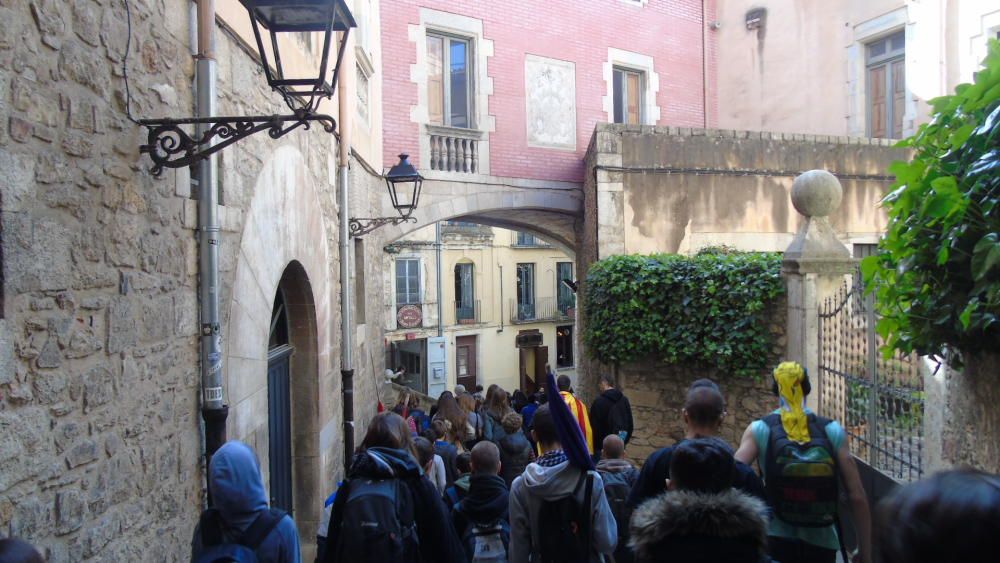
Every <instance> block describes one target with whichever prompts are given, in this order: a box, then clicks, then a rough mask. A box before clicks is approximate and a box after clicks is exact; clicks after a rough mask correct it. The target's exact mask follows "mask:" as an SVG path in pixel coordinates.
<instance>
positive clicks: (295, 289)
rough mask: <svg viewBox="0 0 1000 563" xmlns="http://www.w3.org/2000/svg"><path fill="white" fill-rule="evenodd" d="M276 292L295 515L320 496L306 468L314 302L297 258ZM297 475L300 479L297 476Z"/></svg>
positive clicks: (315, 428) (311, 434) (314, 379)
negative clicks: (282, 327)
mask: <svg viewBox="0 0 1000 563" xmlns="http://www.w3.org/2000/svg"><path fill="white" fill-rule="evenodd" d="M278 292H280V293H281V295H282V298H283V301H284V306H285V309H286V310H287V319H288V325H287V326H288V343H289V344H290V345H291V349H292V350H293V351H292V353H291V357H290V362H289V363H290V366H289V367H290V369H289V374H290V376H289V391H290V394H289V395H290V396H289V398H290V401H289V403H290V414H291V417H290V418H291V469H292V474H291V482H292V501H293V503H294V504H293V514H294V515H295V516H296V518H297V517H298V515H299V514H307V513H308V512H309V509H310V505H313V504H316V502H315V499H316V498H321V496H322V491H321V490H320V489H319V483H316V482H314V481H315V480H314V479H310V478H309V475H310V472H309V467H310V466H311V465H313V464H315V463H316V462H317V459H318V457H317V456H318V451H317V449H318V444H319V439H318V437H319V416H318V407H319V403H318V397H319V385H318V382H319V374H318V373H317V354H316V351H317V348H318V342H317V339H316V302H315V299H314V297H313V291H312V284H311V283H310V281H309V274H307V273H306V270H305V268H303V267H302V264H301V263H300V262H298V261H297V260H293V261H291V262H290V263H289V264H288V266H287V267H286V268H285V271H284V272H283V273H282V275H281V280H280V281H279V282H278V288H277V290H276V291H275V293H276V294H277V293H278ZM268 416H269V417H270V416H272V413H270V412H269V413H268ZM269 455H270V454H269ZM300 474H301V475H303V476H304V478H299V475H300ZM317 495H320V497H317Z"/></svg>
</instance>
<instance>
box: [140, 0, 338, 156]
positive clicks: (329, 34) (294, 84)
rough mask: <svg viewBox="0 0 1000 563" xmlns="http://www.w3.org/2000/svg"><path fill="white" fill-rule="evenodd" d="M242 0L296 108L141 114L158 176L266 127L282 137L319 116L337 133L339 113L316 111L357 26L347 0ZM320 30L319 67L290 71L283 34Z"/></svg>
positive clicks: (275, 85) (264, 55)
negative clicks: (199, 129)
mask: <svg viewBox="0 0 1000 563" xmlns="http://www.w3.org/2000/svg"><path fill="white" fill-rule="evenodd" d="M240 3H241V4H243V6H244V7H245V8H246V9H247V12H248V13H249V14H250V21H251V23H252V24H253V31H254V37H255V38H256V40H257V49H258V52H259V53H260V57H261V61H262V63H263V66H264V74H265V75H266V76H267V83H268V85H270V86H271V88H272V89H274V90H275V91H277V92H278V93H280V94H281V96H282V98H284V100H285V103H286V104H287V105H288V107H289V108H290V109H291V110H292V114H291V115H249V116H234V117H193V118H184V119H144V120H140V122H139V123H140V124H141V125H143V126H145V127H146V128H147V129H149V135H148V137H147V142H146V144H145V145H142V146H141V147H139V150H140V151H141V152H144V153H146V154H148V155H149V157H150V158H151V159H152V160H153V165H154V166H153V169H152V173H153V175H154V176H159V175H160V174H161V173H162V172H163V169H164V168H180V167H183V166H190V165H191V164H194V163H195V162H198V161H200V160H202V159H204V158H206V157H208V156H209V155H211V154H213V153H216V152H218V151H220V150H222V149H224V148H226V147H228V146H229V145H232V144H234V143H236V142H238V141H240V140H241V139H243V138H245V137H248V136H250V135H253V134H254V133H258V132H260V131H263V130H265V129H266V130H267V132H268V135H270V137H271V138H272V139H278V138H280V137H282V136H284V135H285V134H287V133H288V132H290V131H292V130H294V129H296V128H298V127H300V126H302V127H304V128H306V129H308V128H309V124H310V122H313V121H316V122H319V123H320V124H321V125H322V126H323V129H324V130H325V131H326V132H328V133H333V132H334V130H335V129H336V127H337V122H336V120H335V119H334V118H333V117H331V116H329V115H325V114H319V113H316V110H317V109H318V107H319V104H320V102H321V101H322V100H323V99H324V98H330V97H332V96H333V93H334V90H335V89H336V87H337V72H338V70H339V69H340V63H341V61H342V60H343V56H344V46H345V45H346V44H347V35H348V34H349V33H350V30H351V28H352V27H357V24H356V23H355V21H354V17H353V16H352V15H351V12H350V10H348V8H347V5H346V4H345V3H344V0H240ZM261 27H263V28H264V30H266V31H267V33H268V37H269V40H270V41H269V42H270V45H271V53H270V57H273V61H270V60H269V56H268V51H267V49H265V48H264V41H263V38H262V35H261V29H260V28H261ZM336 31H340V32H343V34H344V35H343V39H342V41H341V44H340V48H339V50H338V51H337V62H336V64H335V66H334V71H333V79H332V80H331V81H327V79H326V75H327V67H328V63H329V52H330V44H331V42H332V41H333V32H336ZM314 32H322V33H323V51H322V56H321V58H320V63H319V68H318V69H317V72H316V73H315V75H312V73H310V76H307V77H296V76H290V75H288V74H286V68H285V64H284V63H282V57H281V43H282V41H280V40H279V38H280V37H289V36H290V34H295V33H314ZM284 43H286V44H287V43H288V41H285V42H284ZM285 59H286V61H287V60H288V59H289V57H287V56H286V57H285ZM272 62H273V68H272V65H271V63H272ZM183 125H203V126H209V127H208V128H207V130H205V131H204V133H202V134H198V133H195V134H194V135H193V136H192V135H191V134H188V133H187V132H186V131H185V130H184V129H183V128H182V127H181V126H183Z"/></svg>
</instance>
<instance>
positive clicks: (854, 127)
mask: <svg viewBox="0 0 1000 563" xmlns="http://www.w3.org/2000/svg"><path fill="white" fill-rule="evenodd" d="M717 17H718V31H717V33H716V34H717V37H718V41H719V42H718V57H719V65H718V75H717V76H718V95H719V100H720V102H719V121H718V123H719V127H724V128H731V129H749V130H756V131H772V132H777V133H806V134H813V135H850V136H852V137H888V138H895V139H898V138H903V137H907V136H910V135H912V134H913V133H914V132H916V130H917V127H919V126H920V124H921V123H926V122H927V121H928V120H929V118H930V111H929V104H928V103H927V102H928V100H931V99H933V98H936V97H938V96H943V95H946V94H949V93H951V92H952V91H954V89H955V86H957V85H958V84H960V83H963V82H971V81H972V76H973V73H975V72H976V71H977V70H978V69H979V68H980V64H981V62H982V60H983V58H985V56H986V43H987V41H988V40H990V39H998V38H1000V5H998V4H997V3H996V2H995V1H992V0H961V1H957V2H956V1H949V0H920V1H915V0H870V1H866V2H856V1H854V0H831V1H828V2H798V1H796V0H735V1H730V2H720V3H719V9H718V12H717ZM887 39H888V42H886V40H887ZM873 121H874V123H873ZM873 125H874V127H873Z"/></svg>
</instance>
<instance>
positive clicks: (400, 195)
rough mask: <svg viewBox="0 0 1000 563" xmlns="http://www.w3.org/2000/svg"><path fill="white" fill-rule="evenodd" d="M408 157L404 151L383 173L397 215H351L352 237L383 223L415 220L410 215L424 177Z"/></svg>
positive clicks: (418, 199)
mask: <svg viewBox="0 0 1000 563" xmlns="http://www.w3.org/2000/svg"><path fill="white" fill-rule="evenodd" d="M409 158H410V155H408V154H405V153H404V154H401V155H399V163H398V164H396V165H395V166H393V167H392V168H390V169H389V172H388V173H387V174H386V175H385V184H386V186H387V187H388V188H389V198H390V199H392V206H393V208H395V209H396V211H398V212H399V217H373V218H354V217H352V218H351V221H350V230H351V236H352V237H359V236H361V235H364V234H367V233H370V232H372V231H374V230H375V229H377V228H379V227H382V226H384V225H398V224H400V223H407V222H412V223H416V222H417V218H416V217H412V216H411V215H413V212H414V210H416V209H417V204H418V203H419V202H420V188H421V186H422V185H423V183H424V177H423V176H421V175H420V173H419V172H417V169H416V168H414V166H413V165H412V164H410V161H409Z"/></svg>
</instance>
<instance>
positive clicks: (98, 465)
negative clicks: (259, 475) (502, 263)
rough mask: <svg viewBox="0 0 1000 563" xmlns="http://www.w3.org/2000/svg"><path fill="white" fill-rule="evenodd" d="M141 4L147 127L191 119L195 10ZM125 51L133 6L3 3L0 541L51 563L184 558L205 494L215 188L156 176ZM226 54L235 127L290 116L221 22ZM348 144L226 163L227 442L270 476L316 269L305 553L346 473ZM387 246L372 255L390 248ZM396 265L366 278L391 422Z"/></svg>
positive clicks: (366, 185) (307, 138) (136, 76)
mask: <svg viewBox="0 0 1000 563" xmlns="http://www.w3.org/2000/svg"><path fill="white" fill-rule="evenodd" d="M129 5H130V6H131V16H132V22H131V27H132V29H131V38H132V45H131V54H130V57H129V59H128V74H129V77H130V82H131V84H130V86H131V94H132V97H133V100H132V103H131V111H132V113H133V114H135V116H136V117H139V118H147V117H162V116H171V117H182V116H190V115H192V114H193V112H194V110H193V107H192V99H193V98H192V92H191V87H190V84H191V82H192V79H193V71H194V69H193V64H192V59H191V56H190V49H191V47H190V45H189V41H190V37H191V30H190V25H191V22H190V21H189V16H190V10H189V8H190V7H191V3H190V2H187V1H185V0H167V1H165V2H164V1H154V0H131V1H130V2H129ZM128 36H129V35H128V28H127V26H126V20H125V11H124V6H123V5H122V3H120V2H116V1H112V0H73V1H71V2H58V1H56V0H3V1H0V123H2V125H3V126H2V128H0V188H2V231H0V232H2V250H3V254H2V257H3V278H2V280H3V284H4V287H3V288H2V289H3V296H4V299H3V311H2V318H0V531H2V532H0V534H2V535H15V536H20V537H24V538H25V539H27V540H29V541H31V542H33V543H35V544H36V545H38V546H39V547H40V548H41V549H42V550H43V551H44V552H45V554H46V557H47V558H48V560H49V561H53V562H62V561H82V560H90V559H93V560H101V561H142V560H146V559H148V558H149V554H150V553H155V554H156V557H157V558H158V559H159V560H163V561H179V560H184V559H186V557H187V554H188V551H189V542H190V537H191V532H192V530H193V528H194V524H195V522H196V519H197V516H198V513H199V511H200V510H201V509H202V507H203V503H204V500H205V497H204V480H203V476H204V468H203V464H202V463H201V459H202V457H201V449H202V447H203V443H202V437H201V431H200V405H199V366H198V340H197V334H198V320H199V319H198V292H197V273H198V254H197V246H196V231H195V229H196V227H197V206H196V202H195V201H194V200H193V199H192V197H193V196H195V197H196V196H197V187H196V186H192V185H191V182H190V175H189V173H188V171H187V170H186V169H178V170H176V171H171V170H168V171H166V172H165V173H164V174H163V176H162V177H160V178H155V177H153V176H151V175H150V173H149V169H150V167H151V165H150V161H149V160H148V158H146V157H145V156H144V155H141V154H140V153H139V151H138V147H139V145H140V144H142V143H143V142H145V131H144V130H143V129H142V128H141V127H139V126H137V125H134V124H132V123H131V122H129V121H128V119H127V117H126V115H125V99H126V97H125V88H124V81H123V79H122V58H123V55H124V52H125V42H126V38H127V37H128ZM216 40H217V46H216V47H217V58H218V70H219V72H218V75H219V85H218V86H219V113H220V114H223V115H234V114H235V115H243V114H264V115H269V114H275V113H284V112H285V111H287V110H286V108H284V107H283V106H282V105H281V104H280V102H279V98H277V96H276V95H274V94H273V93H271V91H270V90H269V88H268V87H267V85H266V82H265V81H264V78H263V76H262V72H261V70H260V67H259V64H258V63H257V62H256V60H255V59H254V58H253V56H252V54H251V53H252V49H250V48H249V47H247V45H246V43H245V42H244V41H243V40H241V39H240V38H238V37H236V36H234V35H232V34H231V33H230V32H229V31H226V29H225V28H223V27H222V26H217V30H216ZM332 111H333V112H335V108H334V109H333V110H332ZM336 148H337V143H336V138H335V137H334V136H332V135H329V134H327V133H324V132H323V131H322V130H321V129H319V128H316V127H313V128H312V129H311V130H309V131H305V130H302V129H300V130H297V131H295V132H293V133H291V134H289V135H287V136H286V137H283V138H282V139H280V140H277V141H276V140H272V139H270V138H269V137H268V136H267V135H265V134H260V135H257V136H254V137H251V138H248V139H246V140H244V141H242V142H241V143H239V144H237V145H234V146H232V147H229V148H228V149H226V150H225V151H223V152H222V153H220V155H221V156H220V158H219V170H220V173H219V183H220V191H221V201H222V204H223V205H222V206H221V208H220V218H221V222H222V231H223V232H222V237H221V245H220V270H221V283H222V287H221V299H220V306H221V311H222V325H223V337H224V341H223V350H224V352H225V363H224V376H225V378H224V381H225V384H226V400H227V402H228V403H229V404H230V405H231V407H232V410H231V414H230V419H229V422H228V431H229V438H230V439H241V440H244V441H247V442H248V443H250V444H251V445H252V446H253V447H254V448H255V449H256V451H257V454H258V457H259V458H260V461H261V466H262V469H263V470H264V473H265V482H267V477H268V476H267V466H268V457H267V456H268V436H267V420H268V410H267V389H266V380H267V379H266V352H267V336H268V328H269V327H268V325H269V319H270V314H271V310H272V305H273V299H274V295H275V292H276V290H277V288H278V286H279V283H284V278H283V274H284V273H285V272H286V271H289V269H290V268H289V265H290V264H293V263H294V264H296V266H295V267H294V268H291V269H296V268H298V270H297V271H301V272H304V279H299V280H298V281H299V285H298V287H299V288H300V289H301V290H302V291H301V293H302V295H304V296H308V299H307V300H308V302H309V303H308V306H305V302H304V301H303V302H301V303H296V306H299V308H300V309H301V310H302V311H306V312H308V315H306V316H305V317H303V318H302V319H299V321H298V322H295V321H293V322H295V323H296V327H295V329H296V330H298V329H300V328H301V329H302V330H304V331H305V332H302V333H301V334H299V336H298V338H300V342H301V343H302V344H303V345H302V346H301V347H300V348H299V349H298V355H297V356H296V357H295V359H293V371H298V368H299V367H301V368H302V369H301V371H298V373H297V375H298V377H295V375H296V374H295V373H293V380H292V387H293V394H296V393H297V394H298V395H299V396H304V397H306V398H307V399H308V400H307V401H301V402H298V401H297V402H296V403H295V404H294V405H293V409H292V410H293V425H292V428H293V444H294V447H293V450H294V451H293V459H294V467H293V474H294V485H295V487H296V521H297V522H298V524H299V529H300V535H301V538H302V540H303V551H304V554H306V558H307V559H308V558H310V556H309V555H308V554H309V553H310V544H311V543H312V538H313V537H314V533H315V523H316V520H317V519H318V514H319V510H320V508H321V506H322V500H323V498H325V497H326V495H327V494H329V491H330V490H331V489H332V487H333V485H334V483H336V480H337V477H338V475H339V474H340V471H341V467H342V462H343V452H342V449H343V441H342V436H343V432H342V425H341V422H342V411H341V405H342V402H341V398H340V389H341V385H340V373H339V367H340V359H339V358H340V331H339V326H340V315H339V289H340V288H339V283H338V276H339V272H338V271H339V260H340V256H339V249H338V242H339V239H338V233H337V228H336V226H337V224H338V221H339V213H340V211H341V210H339V209H338V208H337V205H336V197H335V194H336V190H335V186H336V152H335V151H336ZM354 165H355V167H357V166H358V165H359V163H357V162H355V163H354ZM364 174H367V173H359V175H358V177H357V180H356V181H355V182H354V183H356V184H357V186H356V187H355V189H354V190H353V191H354V193H355V194H356V197H358V199H359V201H361V202H362V204H361V207H362V208H364V207H365V205H368V206H369V207H371V202H370V201H369V199H370V198H373V197H376V198H377V196H376V195H373V194H381V193H382V192H381V191H374V190H375V188H374V187H373V186H375V185H378V184H379V182H377V181H376V180H375V179H373V178H372V177H371V175H370V174H369V175H368V177H367V179H366V177H365V175H364ZM383 189H384V188H383ZM192 192H193V193H192ZM379 240H380V239H378V238H377V237H373V238H371V239H369V241H368V242H369V243H371V244H372V245H374V246H375V248H378V249H379V250H380V248H381V247H380V244H381V243H380V242H379ZM373 264H374V265H373ZM377 264H378V263H377V261H376V262H369V263H368V264H363V265H362V268H364V269H365V274H366V278H367V279H368V280H370V281H369V282H368V283H367V288H368V289H367V290H366V291H365V294H364V302H365V303H367V307H366V308H367V315H368V322H367V323H366V324H365V325H364V326H360V327H359V328H358V330H357V335H358V338H357V346H356V348H355V358H356V359H357V361H356V366H355V367H356V369H357V374H356V385H355V388H356V399H355V401H356V418H357V419H358V420H359V421H367V420H368V419H370V417H371V415H372V414H374V411H375V401H374V397H375V379H374V377H373V374H376V373H381V372H382V370H383V369H384V366H383V365H382V363H383V360H382V354H381V353H380V352H381V333H380V328H379V327H381V326H382V322H381V319H380V317H379V315H380V309H379V307H378V304H379V303H380V301H381V296H380V292H379V291H378V289H379V288H380V287H381V281H380V280H381V276H382V273H381V270H380V268H379V267H378V265H377ZM306 317H308V318H306ZM302 338H305V339H304V340H302ZM369 351H371V352H372V353H371V354H369ZM369 358H370V359H369ZM362 359H364V361H361V360H362ZM363 429H364V427H363V425H362V428H360V429H359V431H363ZM300 505H301V510H300V509H299V508H300Z"/></svg>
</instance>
